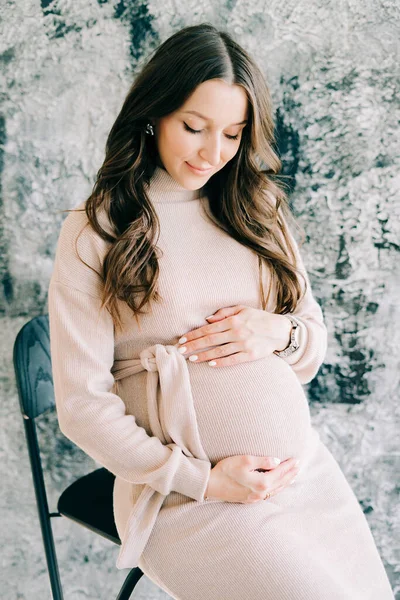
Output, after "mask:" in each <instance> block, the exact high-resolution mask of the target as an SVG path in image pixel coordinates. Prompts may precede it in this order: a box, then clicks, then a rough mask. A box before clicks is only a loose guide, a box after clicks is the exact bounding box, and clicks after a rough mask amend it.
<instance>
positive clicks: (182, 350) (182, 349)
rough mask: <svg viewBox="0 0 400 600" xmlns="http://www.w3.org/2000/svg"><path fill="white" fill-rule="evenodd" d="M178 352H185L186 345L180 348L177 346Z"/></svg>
mask: <svg viewBox="0 0 400 600" xmlns="http://www.w3.org/2000/svg"><path fill="white" fill-rule="evenodd" d="M178 352H180V353H181V354H185V352H186V346H182V348H178Z"/></svg>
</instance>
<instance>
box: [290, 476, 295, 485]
mask: <svg viewBox="0 0 400 600" xmlns="http://www.w3.org/2000/svg"><path fill="white" fill-rule="evenodd" d="M295 481H296V477H295V478H294V479H292V481H291V482H290V485H292V483H294V482H295Z"/></svg>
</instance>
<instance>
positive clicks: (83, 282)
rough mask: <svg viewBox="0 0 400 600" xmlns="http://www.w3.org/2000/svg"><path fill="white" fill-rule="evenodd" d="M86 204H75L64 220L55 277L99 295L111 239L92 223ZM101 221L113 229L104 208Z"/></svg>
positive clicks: (54, 279)
mask: <svg viewBox="0 0 400 600" xmlns="http://www.w3.org/2000/svg"><path fill="white" fill-rule="evenodd" d="M85 204H86V201H83V202H81V203H80V204H79V205H77V206H76V207H74V208H73V209H72V210H71V212H69V213H68V214H67V216H66V217H65V219H64V221H63V222H62V225H61V228H60V233H59V236H58V241H57V246H56V251H55V259H54V268H53V273H52V276H51V279H52V280H53V281H58V282H60V283H63V284H64V285H69V286H71V287H75V288H77V289H80V290H82V291H85V292H87V293H90V294H92V295H93V294H94V295H98V294H99V293H100V292H101V287H102V276H101V273H102V265H103V261H104V258H105V256H106V254H107V251H108V249H109V247H110V242H107V241H106V240H104V239H103V238H102V237H101V236H100V235H99V234H98V233H97V232H96V231H95V230H94V229H93V227H92V226H91V224H90V222H89V220H88V217H87V215H86V211H85ZM99 222H100V224H101V226H102V227H103V228H104V229H106V231H111V227H110V225H109V223H108V220H107V218H106V215H105V214H104V211H102V212H100V213H99ZM82 261H84V262H82ZM85 263H86V264H85Z"/></svg>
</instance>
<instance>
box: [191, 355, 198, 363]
mask: <svg viewBox="0 0 400 600" xmlns="http://www.w3.org/2000/svg"><path fill="white" fill-rule="evenodd" d="M198 358H199V357H198V356H197V354H192V356H189V360H191V361H192V362H194V361H195V360H197V359H198Z"/></svg>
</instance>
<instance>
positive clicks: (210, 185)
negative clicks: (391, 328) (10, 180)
mask: <svg viewBox="0 0 400 600" xmlns="http://www.w3.org/2000/svg"><path fill="white" fill-rule="evenodd" d="M177 74H179V76H177ZM210 79H221V80H224V81H226V82H227V83H229V84H236V85H240V86H242V88H243V89H244V90H245V92H246V95H247V98H248V102H249V119H248V123H247V125H246V126H245V128H244V130H243V133H242V138H241V141H240V145H239V148H238V151H237V153H236V155H235V156H234V157H233V159H232V160H230V161H229V162H228V163H227V164H226V165H225V167H224V168H222V169H221V170H220V171H218V172H217V173H216V174H215V175H214V176H212V177H211V178H210V179H209V180H208V181H207V183H206V184H205V186H204V188H203V189H202V190H201V192H202V193H203V192H204V194H205V195H206V196H207V197H208V199H209V206H210V213H209V216H210V218H211V219H212V221H213V222H214V223H215V224H216V225H217V226H218V227H220V228H221V229H223V230H224V231H226V232H228V233H229V235H231V236H232V237H233V238H235V239H236V240H237V241H238V242H240V243H241V244H243V245H245V246H247V247H249V248H251V249H252V250H253V251H254V252H256V253H257V254H258V263H259V276H260V294H261V302H262V307H263V310H265V308H266V306H267V303H268V298H269V292H268V296H267V298H265V297H264V290H263V286H262V265H263V263H264V264H266V266H267V268H269V269H270V271H271V280H272V281H275V284H276V307H275V310H274V312H276V313H280V314H285V313H288V312H293V311H294V310H295V308H296V305H297V303H298V302H299V301H300V300H301V297H302V288H301V285H300V282H299V280H298V276H297V275H298V274H301V275H302V277H303V280H304V290H303V293H305V291H306V287H307V282H306V279H305V278H304V276H303V274H302V273H301V272H300V271H299V270H298V269H297V264H296V256H295V252H294V248H293V245H292V243H291V240H290V237H289V235H288V231H287V225H286V221H290V220H291V221H292V222H293V223H294V224H295V225H296V223H295V221H294V218H293V215H292V214H291V211H290V208H289V204H288V199H287V195H286V193H285V191H284V190H283V187H281V184H280V183H279V184H278V181H277V177H276V175H277V174H278V173H279V171H280V169H281V166H282V165H281V161H280V160H279V158H278V156H277V155H276V154H275V152H274V151H273V149H272V147H271V146H272V144H273V142H274V141H275V139H274V121H273V115H272V105H271V97H270V94H269V90H268V87H267V84H266V81H265V79H264V76H263V74H262V72H261V70H260V69H259V68H258V66H257V65H256V64H255V62H254V61H253V59H252V58H251V57H250V56H249V55H248V54H247V53H246V51H245V50H244V49H243V48H242V47H241V46H239V44H237V43H236V42H235V41H234V40H233V39H232V37H231V36H230V35H229V34H228V33H226V32H224V31H218V30H217V29H216V28H215V27H214V26H213V25H211V24H209V23H203V24H201V25H194V26H190V27H185V28H184V29H181V30H180V31H178V32H176V33H175V34H173V35H172V36H171V37H169V38H168V39H167V40H166V41H165V42H163V43H162V44H161V45H160V46H159V47H158V48H156V50H155V51H154V53H153V56H152V57H151V58H150V59H149V61H148V62H147V63H146V64H145V66H144V67H143V68H142V70H141V72H140V73H139V75H138V76H137V77H136V80H135V82H134V83H133V84H132V86H131V88H130V90H129V92H128V94H127V96H126V98H125V100H124V102H123V105H122V108H121V111H120V113H119V115H118V117H117V119H116V121H115V123H114V124H113V126H112V128H111V131H110V133H109V135H108V138H107V142H106V155H105V159H104V162H103V164H102V166H101V167H100V169H99V171H98V173H97V179H96V182H95V184H94V186H93V190H92V193H91V195H90V196H89V198H88V199H87V200H86V203H85V208H83V209H81V210H85V211H86V215H87V218H88V221H89V223H88V225H89V224H90V225H91V227H92V228H93V229H94V230H95V231H96V232H97V234H98V235H99V236H101V238H103V239H104V240H106V241H107V242H109V243H110V248H109V250H108V252H107V254H106V256H105V259H104V262H103V265H102V273H101V277H102V280H103V281H104V288H103V297H102V307H103V306H106V307H107V309H108V310H109V312H110V314H111V315H112V316H113V319H114V322H115V324H116V325H117V326H118V327H121V317H120V312H119V310H118V304H117V299H120V300H122V301H124V302H126V303H127V304H128V306H129V307H130V308H131V309H132V311H133V314H134V315H135V317H136V319H137V315H139V314H142V313H143V312H144V311H143V307H144V306H145V305H146V304H147V303H148V302H150V301H151V300H154V301H155V302H160V301H162V298H161V296H160V295H159V293H158V291H157V289H156V284H157V279H158V275H159V263H158V257H159V254H158V252H159V249H158V248H157V246H156V241H157V239H156V238H157V237H158V234H159V220H158V217H157V213H156V211H155V209H154V207H153V205H152V203H151V201H150V199H149V197H148V195H147V193H146V191H145V186H144V184H145V183H146V184H149V181H150V178H151V176H152V174H153V172H154V169H155V167H156V165H157V156H158V153H157V148H156V143H155V139H154V137H153V136H150V135H147V134H146V125H147V124H148V122H149V121H151V120H157V119H159V118H162V117H164V116H166V115H168V114H170V113H172V112H174V111H176V110H178V109H179V108H180V107H181V106H182V104H184V102H185V101H186V100H187V99H188V97H189V96H190V95H191V94H192V93H193V92H194V90H195V88H196V87H197V86H198V85H200V84H201V83H203V82H204V81H207V80H210ZM261 166H266V167H267V168H266V169H261ZM100 209H102V210H104V211H105V214H106V215H107V219H108V221H109V223H110V224H111V229H108V230H107V231H106V230H105V229H103V227H102V226H101V224H100V222H99V219H98V214H99V210H100ZM75 210H76V209H75ZM78 210H79V209H78ZM66 212H72V211H66ZM282 241H283V242H284V244H286V248H285V245H283V243H282ZM288 254H289V256H288ZM85 264H86V263H85ZM88 266H90V265H88ZM272 281H271V282H272ZM270 289H271V287H270Z"/></svg>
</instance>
